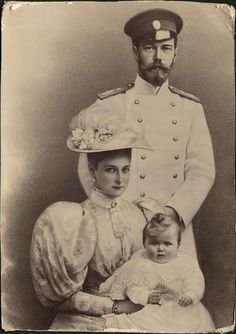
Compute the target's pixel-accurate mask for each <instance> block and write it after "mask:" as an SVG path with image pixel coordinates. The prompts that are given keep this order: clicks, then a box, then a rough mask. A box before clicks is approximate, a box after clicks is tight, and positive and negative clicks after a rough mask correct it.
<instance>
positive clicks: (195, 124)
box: [78, 76, 215, 257]
mask: <svg viewBox="0 0 236 334" xmlns="http://www.w3.org/2000/svg"><path fill="white" fill-rule="evenodd" d="M95 104H100V105H103V106H104V107H106V108H111V109H112V110H114V111H117V113H122V115H121V116H122V117H124V120H125V119H132V120H133V119H134V120H136V121H137V120H138V119H139V118H142V122H139V123H138V124H139V125H140V126H141V127H143V128H144V131H145V135H146V138H147V142H148V144H149V145H150V146H151V147H152V148H154V150H155V151H153V152H152V151H144V150H133V152H132V166H131V180H130V183H129V185H128V188H127V190H126V192H125V193H124V195H123V197H124V198H126V199H129V200H133V199H140V198H143V197H142V195H143V193H144V194H145V197H147V196H149V197H154V198H156V199H157V200H159V201H160V202H161V203H162V204H163V205H169V206H170V207H173V208H174V209H175V210H176V212H177V213H178V214H179V215H180V217H182V219H183V221H184V224H185V227H186V228H185V231H184V233H183V238H182V243H181V251H182V252H184V253H186V254H189V255H191V256H195V257H196V248H195V241H194V237H193V231H192V224H191V220H192V218H193V217H194V215H195V214H196V212H197V211H198V210H199V208H200V206H201V205H202V203H203V201H204V200H205V198H206V196H207V194H208V192H209V190H210V188H211V187H212V184H213V182H214V177H215V166H214V157H213V150H212V143H211V138H210V134H209V131H208V127H207V123H206V119H205V115H204V111H203V107H202V105H201V104H200V103H197V102H195V101H192V100H190V99H188V98H185V97H181V96H180V95H178V94H174V93H172V92H171V91H170V89H169V87H168V82H166V83H164V84H163V85H162V86H161V87H160V89H159V91H158V93H157V94H156V91H155V88H154V87H153V86H152V85H150V84H149V83H148V82H146V81H144V80H142V79H141V78H140V77H139V76H137V78H136V81H135V85H134V87H133V88H132V89H129V90H127V91H126V93H121V94H117V95H115V96H111V97H108V98H106V99H104V100H97V101H96V102H95ZM173 122H174V123H175V124H173ZM174 139H175V140H174ZM176 139H177V140H176ZM144 155H145V158H144V159H142V158H141V157H142V156H144ZM176 156H178V159H175V157H176ZM78 173H79V177H80V181H81V183H82V185H83V187H84V189H85V191H86V192H87V193H90V192H91V182H90V176H89V173H88V168H87V162H86V157H84V156H83V155H80V157H79V166H78ZM141 174H144V175H145V177H144V178H140V175H141ZM176 174H177V177H176V178H175V177H174V176H176ZM145 197H144V198H145Z"/></svg>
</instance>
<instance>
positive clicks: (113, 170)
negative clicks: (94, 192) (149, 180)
mask: <svg viewBox="0 0 236 334" xmlns="http://www.w3.org/2000/svg"><path fill="white" fill-rule="evenodd" d="M130 162H131V158H130V157H129V156H128V155H127V154H125V153H124V152H118V151H117V152H115V151H114V154H112V156H110V157H107V158H104V159H103V160H101V161H100V162H99V163H98V166H97V169H93V171H92V172H91V174H92V176H93V177H94V178H95V180H96V181H95V186H96V187H97V188H99V189H100V190H101V191H102V192H103V193H104V194H105V195H107V196H110V197H117V196H120V195H122V194H123V192H124V191H125V190H126V188H127V186H128V183H129V178H130Z"/></svg>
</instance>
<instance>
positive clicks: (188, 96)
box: [169, 85, 201, 103]
mask: <svg viewBox="0 0 236 334" xmlns="http://www.w3.org/2000/svg"><path fill="white" fill-rule="evenodd" d="M169 90H170V91H171V92H172V93H174V94H178V95H179V96H180V97H183V98H185V99H188V100H191V101H194V102H197V103H201V101H200V99H199V98H198V97H197V96H195V95H193V94H190V93H186V92H184V91H182V90H180V89H177V88H175V87H173V86H170V85H169Z"/></svg>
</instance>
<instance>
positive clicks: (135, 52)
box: [133, 45, 138, 62]
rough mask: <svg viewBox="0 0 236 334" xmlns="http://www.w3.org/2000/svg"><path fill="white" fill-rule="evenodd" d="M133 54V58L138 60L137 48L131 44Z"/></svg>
mask: <svg viewBox="0 0 236 334" xmlns="http://www.w3.org/2000/svg"><path fill="white" fill-rule="evenodd" d="M133 55H134V59H135V60H136V61H137V62H138V48H137V46H135V45H133Z"/></svg>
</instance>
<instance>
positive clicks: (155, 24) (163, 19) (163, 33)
mask: <svg viewBox="0 0 236 334" xmlns="http://www.w3.org/2000/svg"><path fill="white" fill-rule="evenodd" d="M182 27H183V20H182V18H181V17H180V16H179V15H178V14H176V13H174V12H172V11H170V10H167V9H161V8H154V9H150V10H147V11H144V12H141V13H139V14H137V15H135V16H133V17H132V18H131V19H130V20H129V21H128V22H127V23H126V25H125V27H124V31H125V33H126V34H127V35H128V36H130V37H131V38H132V40H137V41H140V40H145V39H147V40H157V41H159V40H164V39H169V38H172V37H174V36H176V35H177V34H178V33H179V32H180V31H181V29H182Z"/></svg>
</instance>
